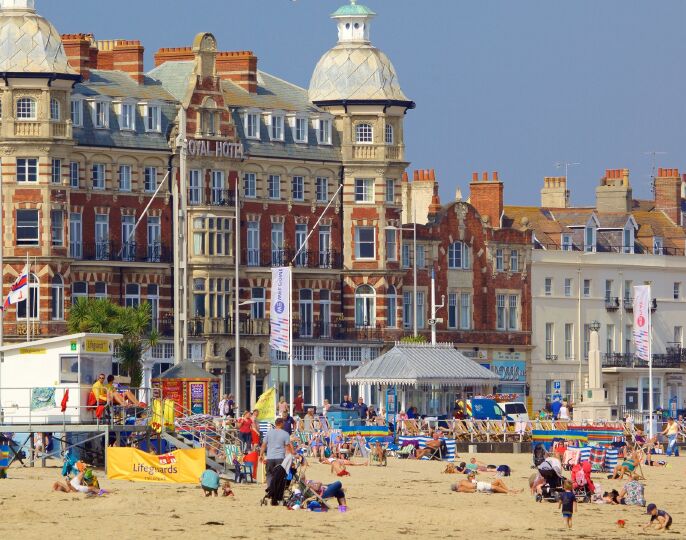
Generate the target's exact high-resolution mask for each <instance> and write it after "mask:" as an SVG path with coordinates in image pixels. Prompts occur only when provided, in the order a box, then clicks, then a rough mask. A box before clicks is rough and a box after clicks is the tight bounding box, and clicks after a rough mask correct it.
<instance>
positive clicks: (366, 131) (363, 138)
mask: <svg viewBox="0 0 686 540" xmlns="http://www.w3.org/2000/svg"><path fill="white" fill-rule="evenodd" d="M373 140H374V130H373V129H372V125H371V124H357V125H356V126H355V142H357V143H362V144H371V143H372V142H373Z"/></svg>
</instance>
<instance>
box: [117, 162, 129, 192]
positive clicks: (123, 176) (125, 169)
mask: <svg viewBox="0 0 686 540" xmlns="http://www.w3.org/2000/svg"><path fill="white" fill-rule="evenodd" d="M119 191H131V165H120V166H119Z"/></svg>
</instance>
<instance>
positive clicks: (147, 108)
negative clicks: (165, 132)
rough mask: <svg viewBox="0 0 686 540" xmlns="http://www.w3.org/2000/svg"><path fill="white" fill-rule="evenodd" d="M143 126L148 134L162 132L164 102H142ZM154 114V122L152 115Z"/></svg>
mask: <svg viewBox="0 0 686 540" xmlns="http://www.w3.org/2000/svg"><path fill="white" fill-rule="evenodd" d="M140 104H141V106H142V108H143V110H142V113H143V115H142V116H143V124H144V127H145V132H146V133H161V132H162V102H161V101H156V100H150V101H141V103H140ZM151 112H152V121H151V118H150V113H151Z"/></svg>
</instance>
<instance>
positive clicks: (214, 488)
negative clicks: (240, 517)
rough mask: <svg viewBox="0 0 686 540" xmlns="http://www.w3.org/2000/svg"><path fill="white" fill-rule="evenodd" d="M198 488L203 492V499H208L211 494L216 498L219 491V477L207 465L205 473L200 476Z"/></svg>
mask: <svg viewBox="0 0 686 540" xmlns="http://www.w3.org/2000/svg"><path fill="white" fill-rule="evenodd" d="M200 487H202V490H203V491H204V492H205V497H209V496H210V495H212V494H213V493H214V496H215V497H216V496H217V492H218V491H219V475H218V474H217V473H216V472H214V471H213V470H212V469H211V468H210V466H209V465H207V467H206V468H205V472H203V473H202V475H200Z"/></svg>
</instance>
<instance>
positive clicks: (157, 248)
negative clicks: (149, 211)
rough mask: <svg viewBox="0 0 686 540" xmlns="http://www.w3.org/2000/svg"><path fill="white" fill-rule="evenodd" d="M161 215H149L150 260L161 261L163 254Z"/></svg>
mask: <svg viewBox="0 0 686 540" xmlns="http://www.w3.org/2000/svg"><path fill="white" fill-rule="evenodd" d="M160 221H161V220H160V216H148V223H147V233H148V262H160V258H161V255H162V253H161V252H162V226H161V223H160Z"/></svg>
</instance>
